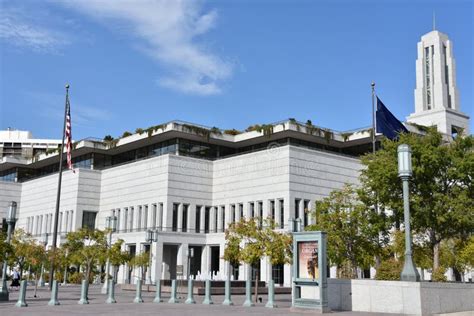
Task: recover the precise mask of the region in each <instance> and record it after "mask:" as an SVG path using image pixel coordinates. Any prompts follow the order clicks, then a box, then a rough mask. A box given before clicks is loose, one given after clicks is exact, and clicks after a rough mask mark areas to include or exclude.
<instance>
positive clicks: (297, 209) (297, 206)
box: [295, 199, 301, 219]
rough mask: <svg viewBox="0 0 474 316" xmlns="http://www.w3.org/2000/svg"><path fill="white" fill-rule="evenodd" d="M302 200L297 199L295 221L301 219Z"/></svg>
mask: <svg viewBox="0 0 474 316" xmlns="http://www.w3.org/2000/svg"><path fill="white" fill-rule="evenodd" d="M300 202H301V200H300V199H295V219H296V218H300Z"/></svg>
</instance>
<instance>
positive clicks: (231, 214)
mask: <svg viewBox="0 0 474 316" xmlns="http://www.w3.org/2000/svg"><path fill="white" fill-rule="evenodd" d="M230 219H231V220H232V223H235V204H232V205H231V206H230Z"/></svg>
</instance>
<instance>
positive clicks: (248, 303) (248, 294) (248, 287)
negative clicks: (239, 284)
mask: <svg viewBox="0 0 474 316" xmlns="http://www.w3.org/2000/svg"><path fill="white" fill-rule="evenodd" d="M243 306H245V307H252V306H255V304H254V303H253V302H252V280H251V278H250V277H248V278H247V280H246V281H245V302H244V304H243Z"/></svg>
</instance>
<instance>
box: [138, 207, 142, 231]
mask: <svg viewBox="0 0 474 316" xmlns="http://www.w3.org/2000/svg"><path fill="white" fill-rule="evenodd" d="M142 210H143V209H142V207H141V205H140V206H139V207H138V214H137V230H138V231H140V229H141V228H142Z"/></svg>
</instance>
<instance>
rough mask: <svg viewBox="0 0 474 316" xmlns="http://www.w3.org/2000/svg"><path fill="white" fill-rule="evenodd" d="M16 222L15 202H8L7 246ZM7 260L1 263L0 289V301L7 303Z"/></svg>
mask: <svg viewBox="0 0 474 316" xmlns="http://www.w3.org/2000/svg"><path fill="white" fill-rule="evenodd" d="M15 222H16V202H14V201H12V202H10V206H9V210H8V217H7V226H8V227H7V240H6V243H7V244H8V245H9V244H10V242H11V239H12V230H13V224H15ZM7 265H8V263H7V259H6V258H5V260H4V261H3V268H2V284H1V286H2V288H1V289H0V300H1V301H8V299H9V294H8V285H7Z"/></svg>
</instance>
